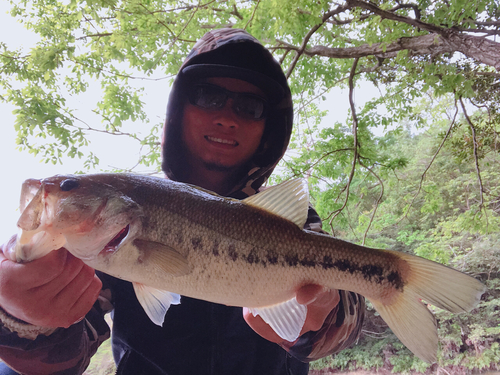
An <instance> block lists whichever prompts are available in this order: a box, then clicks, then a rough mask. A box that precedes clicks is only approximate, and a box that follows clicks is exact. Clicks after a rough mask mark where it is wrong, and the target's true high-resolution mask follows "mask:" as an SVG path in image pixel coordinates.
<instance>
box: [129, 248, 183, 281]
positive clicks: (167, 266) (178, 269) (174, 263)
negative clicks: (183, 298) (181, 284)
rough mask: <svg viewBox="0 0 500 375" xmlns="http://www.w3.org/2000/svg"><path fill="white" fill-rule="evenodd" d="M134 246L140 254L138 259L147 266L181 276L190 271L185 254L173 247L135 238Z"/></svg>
mask: <svg viewBox="0 0 500 375" xmlns="http://www.w3.org/2000/svg"><path fill="white" fill-rule="evenodd" d="M133 244H134V246H136V247H137V249H139V252H140V254H141V256H140V259H139V261H140V262H141V263H144V264H145V265H146V266H147V267H152V268H153V267H154V268H156V269H159V270H161V271H162V272H166V273H168V274H170V275H173V276H183V275H187V274H189V273H190V272H191V269H192V268H191V266H190V265H189V262H188V260H187V259H186V257H185V256H183V255H182V254H180V253H179V252H177V251H176V250H175V249H174V248H172V247H170V246H168V245H164V244H162V243H159V242H154V241H148V240H141V239H136V240H134V242H133Z"/></svg>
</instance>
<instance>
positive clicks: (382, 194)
mask: <svg viewBox="0 0 500 375" xmlns="http://www.w3.org/2000/svg"><path fill="white" fill-rule="evenodd" d="M359 164H360V165H361V166H362V167H364V168H366V169H367V170H368V172H370V173H371V174H372V175H374V176H375V178H376V179H377V180H378V182H379V184H380V195H379V197H378V199H377V202H376V203H375V207H374V208H373V213H372V216H371V217H370V222H369V223H368V227H366V230H365V233H364V235H363V242H362V244H361V245H363V246H364V245H365V241H366V236H367V235H368V231H369V230H370V227H371V226H372V223H373V219H374V217H375V214H376V213H377V209H378V207H379V206H380V201H381V200H382V198H383V196H384V183H383V182H382V179H381V178H380V177H379V176H378V175H377V174H376V173H375V172H374V171H373V170H372V169H371V168H368V167H367V166H365V165H364V164H363V162H362V161H361V160H359Z"/></svg>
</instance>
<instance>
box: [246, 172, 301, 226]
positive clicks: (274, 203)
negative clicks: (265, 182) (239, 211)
mask: <svg viewBox="0 0 500 375" xmlns="http://www.w3.org/2000/svg"><path fill="white" fill-rule="evenodd" d="M243 202H244V203H246V204H248V205H251V206H254V207H258V208H260V209H263V210H265V211H268V212H271V213H273V214H275V215H278V216H281V217H283V218H285V219H287V220H290V221H292V222H293V223H295V224H296V225H297V226H298V227H299V228H300V229H302V228H303V227H304V224H305V222H306V220H307V212H308V209H309V190H308V187H307V181H306V180H305V179H303V178H296V179H293V180H289V181H286V182H283V183H281V184H279V185H276V186H271V187H270V188H267V189H265V190H263V191H261V192H260V193H258V194H255V195H252V196H250V197H248V198H245V199H244V200H243Z"/></svg>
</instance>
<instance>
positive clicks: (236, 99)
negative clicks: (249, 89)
mask: <svg viewBox="0 0 500 375" xmlns="http://www.w3.org/2000/svg"><path fill="white" fill-rule="evenodd" d="M187 96H188V100H189V102H190V103H191V104H192V105H194V106H197V107H200V108H203V109H206V110H219V109H222V108H224V106H225V105H226V102H227V99H229V98H231V99H232V100H233V105H232V107H231V108H232V110H233V111H234V113H236V114H237V115H238V116H239V117H241V118H244V119H246V120H261V119H264V118H265V117H266V114H267V101H266V100H265V99H264V98H261V97H260V96H258V95H254V94H250V93H239V92H232V91H229V90H226V89H224V88H222V87H220V86H216V85H210V84H208V83H201V84H197V85H194V86H192V87H190V89H189V90H188V93H187Z"/></svg>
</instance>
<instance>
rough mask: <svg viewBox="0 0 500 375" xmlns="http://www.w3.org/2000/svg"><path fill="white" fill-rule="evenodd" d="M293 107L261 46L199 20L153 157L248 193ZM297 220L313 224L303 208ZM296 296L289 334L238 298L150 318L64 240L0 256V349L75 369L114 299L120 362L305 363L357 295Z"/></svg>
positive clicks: (358, 315)
mask: <svg viewBox="0 0 500 375" xmlns="http://www.w3.org/2000/svg"><path fill="white" fill-rule="evenodd" d="M292 116H293V110H292V100H291V94H290V90H289V87H288V84H287V82H286V78H285V76H284V74H283V72H282V70H281V68H280V66H279V64H278V63H277V62H276V61H275V60H274V59H273V57H272V55H271V54H270V53H269V51H267V50H266V49H265V48H264V47H263V46H262V45H261V44H260V43H259V42H258V41H257V40H256V39H254V38H253V37H251V36H250V35H249V34H247V33H246V32H244V31H242V30H233V29H221V30H215V31H212V32H209V33H207V34H206V35H205V36H204V37H203V38H202V39H201V40H200V41H199V42H198V43H197V44H196V45H195V47H194V49H193V51H192V52H191V54H190V55H189V56H188V58H187V59H186V61H185V62H184V64H183V66H182V67H181V70H180V72H179V74H178V76H177V78H176V80H175V82H174V85H173V87H172V91H171V94H170V97H169V103H168V107H167V119H166V121H165V129H164V136H163V146H162V147H163V163H162V169H163V171H164V172H165V174H166V176H167V178H170V179H172V180H176V181H182V182H187V183H191V184H195V185H198V186H201V187H203V188H205V189H210V190H213V191H215V192H217V193H218V194H221V195H224V196H228V197H233V198H237V199H243V198H245V197H247V196H249V195H252V194H256V193H257V192H258V191H259V189H261V187H262V184H263V183H264V182H265V181H266V180H267V178H268V177H269V175H270V174H271V173H272V171H273V169H274V167H275V166H276V164H277V163H278V161H279V160H280V159H281V157H282V156H283V153H284V151H285V150H286V147H287V145H288V142H289V138H290V134H291V130H292ZM306 227H307V228H308V229H315V230H320V227H321V221H320V219H319V217H318V216H317V214H316V213H315V212H314V210H312V209H310V212H309V219H308V221H307V223H306ZM5 246H8V244H7V245H5ZM101 282H102V287H101ZM98 295H99V298H98ZM97 298H98V299H97ZM96 299H97V301H96ZM297 300H298V301H299V303H302V304H306V305H307V306H308V315H307V318H306V322H305V325H304V328H303V330H302V332H301V336H300V337H299V338H298V339H297V340H296V342H293V343H291V342H285V341H284V340H283V339H281V338H280V337H279V336H278V335H277V334H276V333H275V332H274V331H273V330H272V329H271V328H270V327H269V326H268V325H267V324H265V323H264V322H263V321H262V319H261V318H260V317H258V316H257V317H253V315H252V314H249V313H248V311H247V310H246V309H243V311H242V309H241V308H237V307H231V306H223V305H218V304H214V303H209V302H206V301H200V300H196V299H192V298H187V297H183V298H182V300H181V304H180V305H179V306H173V307H171V308H170V310H169V311H168V313H167V315H166V318H165V322H164V324H163V327H158V326H156V325H154V324H153V323H152V322H151V321H150V320H149V318H148V317H147V316H146V315H145V313H144V311H143V309H142V307H141V306H140V305H139V303H138V301H137V299H136V297H135V294H134V292H133V289H132V285H131V284H130V283H129V282H125V281H123V280H118V279H116V278H113V277H111V276H109V275H105V274H102V273H98V275H97V276H96V275H94V273H93V271H92V270H91V269H89V268H88V267H87V266H85V265H84V264H83V263H82V262H81V261H79V260H78V259H76V258H74V257H72V256H71V255H70V254H68V253H67V251H65V250H64V249H61V250H58V251H56V252H53V253H51V254H49V255H47V256H46V257H44V258H41V259H39V260H36V261H34V262H32V263H29V264H15V263H12V262H10V261H8V260H6V259H2V260H1V262H0V306H1V307H2V308H3V311H1V312H0V319H1V320H2V327H1V331H0V357H1V358H3V359H4V360H5V361H6V362H7V363H8V364H9V365H10V366H12V367H13V368H15V369H16V370H17V371H19V372H22V373H27V374H54V373H58V374H79V373H82V372H83V371H84V369H85V368H86V366H87V365H88V362H89V360H90V357H91V356H92V354H94V352H95V351H96V350H97V347H98V345H99V344H100V343H101V342H102V341H103V340H105V339H107V338H108V337H109V328H108V326H107V325H106V323H105V322H104V320H103V315H104V313H105V312H107V311H112V317H113V336H112V340H113V354H114V357H115V361H116V362H117V363H118V371H117V373H118V374H134V375H137V374H148V375H154V374H240V375H244V374H307V372H308V365H307V362H309V361H311V360H314V359H317V358H321V357H323V356H326V355H328V354H331V353H335V352H338V351H340V350H342V349H343V348H345V347H347V346H349V345H350V344H352V343H353V342H354V341H355V340H356V338H357V336H358V334H359V332H360V328H361V322H362V317H363V311H364V301H363V299H362V298H360V297H359V296H357V295H356V294H353V293H347V292H343V291H340V292H339V291H325V290H323V289H322V287H321V286H318V285H307V286H305V287H303V288H301V289H300V290H298V291H297ZM94 302H95V303H94ZM52 327H60V328H56V329H54V328H52Z"/></svg>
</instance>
